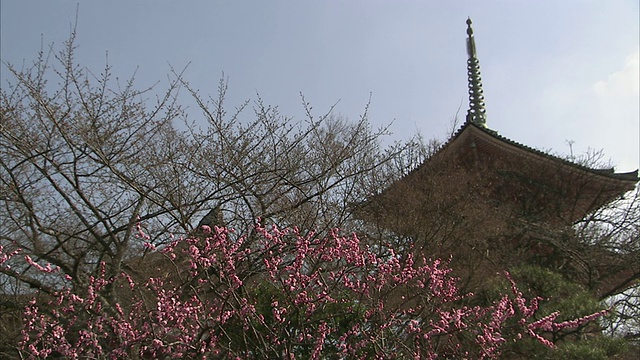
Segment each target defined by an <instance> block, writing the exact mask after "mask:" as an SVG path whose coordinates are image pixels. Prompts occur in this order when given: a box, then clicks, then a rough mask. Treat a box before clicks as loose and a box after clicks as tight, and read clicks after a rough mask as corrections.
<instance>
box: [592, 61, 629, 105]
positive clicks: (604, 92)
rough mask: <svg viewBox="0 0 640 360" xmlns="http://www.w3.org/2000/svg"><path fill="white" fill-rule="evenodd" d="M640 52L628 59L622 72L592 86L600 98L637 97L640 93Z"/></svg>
mask: <svg viewBox="0 0 640 360" xmlns="http://www.w3.org/2000/svg"><path fill="white" fill-rule="evenodd" d="M639 68H640V51H639V52H636V53H635V54H633V55H630V56H628V57H627V59H626V61H625V65H624V67H623V68H622V70H619V71H616V72H614V73H612V74H610V75H609V76H608V77H607V79H605V80H600V81H598V82H596V83H595V84H593V85H592V86H591V89H592V90H593V91H595V93H596V95H598V97H600V98H611V97H614V98H615V97H626V96H634V97H637V96H638V95H639V93H640V91H639V89H638V88H639V87H640V85H639V84H640V73H639V70H638V69H639Z"/></svg>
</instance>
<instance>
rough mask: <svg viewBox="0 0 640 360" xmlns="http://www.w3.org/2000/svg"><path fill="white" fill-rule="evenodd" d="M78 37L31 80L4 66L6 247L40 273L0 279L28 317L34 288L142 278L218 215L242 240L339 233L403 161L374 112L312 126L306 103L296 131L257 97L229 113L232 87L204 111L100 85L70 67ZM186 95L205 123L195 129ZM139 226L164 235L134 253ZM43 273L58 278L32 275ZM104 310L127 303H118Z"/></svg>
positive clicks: (50, 55) (170, 92) (10, 273)
mask: <svg viewBox="0 0 640 360" xmlns="http://www.w3.org/2000/svg"><path fill="white" fill-rule="evenodd" d="M74 37H75V34H72V36H71V37H70V39H69V40H68V41H67V42H66V43H65V45H64V48H63V49H62V50H61V51H60V52H54V51H53V49H52V48H50V49H49V50H48V51H44V50H43V51H41V52H40V54H39V57H38V58H37V59H36V60H35V61H34V63H33V64H32V65H31V66H30V67H27V68H23V69H19V68H16V67H14V66H13V65H11V64H4V66H5V67H6V73H7V74H8V75H10V76H11V77H10V78H9V79H7V82H6V83H3V84H2V89H1V91H0V116H1V122H0V208H1V210H0V216H1V217H2V219H1V222H2V227H0V241H1V244H0V245H1V246H3V247H4V250H5V251H11V250H12V249H18V248H19V249H22V250H21V251H22V254H23V255H25V256H29V257H30V259H31V260H32V262H33V263H32V264H31V265H28V266H20V265H18V264H17V263H16V264H12V265H13V266H3V267H2V268H1V269H0V272H1V273H2V275H1V278H2V281H3V283H2V289H1V291H2V293H3V294H4V295H3V296H4V297H3V300H4V301H5V302H4V303H3V306H7V305H10V306H16V307H20V301H18V300H19V298H20V296H21V295H24V294H28V293H30V292H31V290H29V289H30V288H33V289H37V290H40V291H41V292H43V293H53V292H55V291H56V290H57V289H59V288H60V287H61V286H63V285H64V286H72V287H75V288H77V289H82V288H86V285H87V282H88V281H89V279H90V277H91V276H94V275H96V274H97V273H98V272H99V271H100V268H101V265H100V264H101V263H105V264H106V271H107V273H108V275H116V274H118V273H120V271H121V270H122V269H124V268H132V267H135V268H136V269H131V270H133V271H136V270H137V271H138V272H143V269H144V262H141V259H144V256H143V255H144V253H145V247H144V243H145V242H148V243H151V244H152V245H156V246H157V245H162V244H164V243H167V242H169V241H170V237H169V234H175V235H177V236H180V235H181V234H185V233H189V232H191V231H192V230H193V228H194V226H196V224H198V221H200V219H202V217H203V216H205V214H206V213H207V212H209V211H210V210H212V209H218V210H219V213H218V215H217V217H218V219H219V220H220V221H223V222H225V223H226V224H228V225H229V226H231V227H236V228H238V229H243V230H244V229H251V228H252V227H253V224H255V221H256V220H257V219H261V221H262V222H263V223H274V224H280V225H289V224H292V223H294V224H296V225H298V226H301V227H302V228H303V229H304V228H305V227H306V229H307V230H312V229H317V230H319V231H322V230H325V229H328V228H329V227H335V226H341V225H343V224H346V222H347V221H349V211H348V206H347V205H348V204H350V203H353V202H355V201H356V200H357V199H359V198H362V197H363V196H365V194H366V193H368V192H370V191H371V187H372V186H375V184H374V183H375V182H376V176H377V175H375V174H376V172H377V171H378V170H379V169H380V168H381V166H382V165H383V164H385V163H387V162H388V161H390V160H391V159H393V158H394V157H396V156H397V155H398V154H399V153H400V152H402V151H403V150H404V149H405V148H406V147H407V146H406V145H397V146H394V147H391V148H390V149H388V150H382V149H381V145H380V138H381V136H383V135H385V134H386V129H380V130H373V129H372V128H371V126H370V124H369V122H368V120H367V111H366V108H365V112H364V114H363V115H362V116H361V117H360V119H359V120H358V121H355V122H350V121H348V120H346V119H344V118H342V117H340V116H336V115H334V114H333V109H329V111H328V112H327V113H325V114H323V115H321V116H316V115H315V114H314V113H313V111H312V107H311V106H310V105H309V104H308V103H307V102H306V101H305V100H304V97H303V98H302V100H303V108H304V109H305V111H306V117H305V118H304V119H302V120H298V121H294V119H291V118H287V117H285V116H282V115H281V114H279V112H278V109H277V107H272V106H269V105H266V104H264V102H263V101H262V100H261V99H260V97H258V98H257V100H255V101H254V102H249V101H247V102H245V103H243V104H241V105H240V106H239V107H237V108H236V109H235V110H234V111H233V112H231V113H227V110H226V109H227V107H226V104H225V96H226V91H227V81H226V79H224V78H223V79H222V80H221V81H220V83H219V87H218V94H217V97H213V98H211V97H204V96H202V95H200V94H199V93H198V92H196V91H195V90H193V89H192V88H191V87H190V86H189V84H188V82H187V81H186V80H185V79H184V77H183V74H182V73H179V72H172V76H171V77H170V78H169V83H168V87H167V88H166V89H165V90H164V92H163V93H161V94H160V95H154V94H157V90H156V89H155V88H150V89H143V90H138V89H137V88H136V86H135V84H134V80H135V79H134V77H132V78H130V79H129V80H128V81H126V82H124V83H120V82H119V81H117V78H116V80H115V81H114V79H113V78H114V77H113V75H112V74H111V69H110V67H109V66H106V67H105V68H104V69H103V70H102V71H101V72H100V73H99V74H96V73H94V72H91V71H90V70H88V69H85V68H83V67H82V66H79V65H78V64H77V63H75V61H74V51H75V44H74ZM3 80H5V79H3ZM180 89H186V90H187V92H188V93H189V94H191V95H192V96H191V97H190V98H191V99H193V100H194V101H195V103H196V104H197V108H198V109H199V110H200V112H201V115H202V117H203V118H204V121H199V122H197V123H193V122H189V121H188V117H187V114H186V112H185V111H184V109H183V107H182V106H181V105H180V104H179V103H178V93H179V90H180ZM151 99H153V100H151ZM181 101H182V100H181ZM251 111H253V113H251ZM191 115H193V114H191ZM139 223H140V224H142V226H144V227H146V228H148V230H149V231H148V232H149V233H152V234H161V235H159V236H158V237H156V238H152V239H138V238H137V237H136V226H137V224H139ZM47 263H50V264H52V265H53V266H56V267H59V268H60V269H61V272H60V275H50V276H45V275H43V274H42V273H39V272H36V271H33V267H34V266H37V264H42V265H44V264H47ZM62 275H64V276H62ZM10 293H11V294H14V296H17V298H16V297H14V298H12V299H10V298H9V297H8V296H9V294H10ZM102 296H104V300H105V301H106V303H109V302H112V301H118V299H117V296H118V295H117V292H115V291H114V289H107V291H106V292H105V293H104V294H102Z"/></svg>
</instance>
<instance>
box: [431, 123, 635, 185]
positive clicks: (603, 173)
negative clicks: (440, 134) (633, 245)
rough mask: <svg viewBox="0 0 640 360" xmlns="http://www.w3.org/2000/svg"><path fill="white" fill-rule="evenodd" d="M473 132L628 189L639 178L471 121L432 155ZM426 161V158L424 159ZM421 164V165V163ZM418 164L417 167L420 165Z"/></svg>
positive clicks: (508, 148)
mask: <svg viewBox="0 0 640 360" xmlns="http://www.w3.org/2000/svg"><path fill="white" fill-rule="evenodd" d="M471 134H474V135H476V137H477V136H480V137H481V138H483V139H484V140H486V141H488V142H490V143H491V144H492V145H493V146H494V147H495V146H498V147H500V148H502V150H503V151H508V152H513V153H518V154H520V155H525V156H529V157H530V158H533V159H537V160H543V161H550V162H553V163H556V164H559V165H564V166H563V167H564V168H567V169H573V170H575V171H579V172H586V173H590V174H593V175H596V176H599V177H602V178H608V179H612V180H619V181H622V182H626V183H628V184H629V186H630V188H629V190H631V189H633V187H635V184H636V183H637V182H638V180H640V179H639V178H638V170H634V171H630V172H623V173H617V172H615V168H613V167H611V168H590V167H588V166H585V165H581V164H577V163H574V162H572V161H569V160H567V159H564V158H561V157H558V156H555V155H551V154H549V153H546V152H544V151H541V150H538V149H535V148H533V147H530V146H527V145H524V144H522V143H519V142H517V141H514V140H511V139H509V138H507V137H505V136H502V135H500V134H499V133H498V132H497V131H495V130H492V129H489V128H487V127H486V126H481V125H477V124H475V123H473V122H469V121H467V122H465V124H463V125H462V126H461V127H460V128H459V129H458V130H457V131H456V132H455V133H454V134H453V136H452V137H451V138H450V139H449V140H448V141H447V142H446V143H445V144H444V145H443V146H442V147H441V148H440V149H439V150H438V151H437V152H436V154H434V156H433V157H437V156H439V154H440V153H443V152H446V150H447V149H448V148H450V147H451V148H453V147H457V146H458V145H457V142H458V139H461V140H463V139H465V138H467V137H468V136H469V135H471ZM426 162H428V160H427V161H426ZM421 166H422V165H421ZM421 166H419V167H421Z"/></svg>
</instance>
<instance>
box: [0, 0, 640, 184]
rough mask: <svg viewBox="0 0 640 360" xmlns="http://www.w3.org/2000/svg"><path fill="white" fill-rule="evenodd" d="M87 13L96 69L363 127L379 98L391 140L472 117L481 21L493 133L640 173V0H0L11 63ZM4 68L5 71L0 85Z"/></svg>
mask: <svg viewBox="0 0 640 360" xmlns="http://www.w3.org/2000/svg"><path fill="white" fill-rule="evenodd" d="M78 4H79V5H78ZM76 10H77V13H78V16H77V32H78V37H77V42H76V44H77V45H78V46H79V48H78V52H77V60H78V62H79V63H80V64H81V65H83V66H86V67H87V68H89V69H91V70H93V71H96V72H100V70H102V69H103V68H104V65H105V62H106V61H107V59H108V62H109V64H110V65H111V66H112V67H113V73H114V75H116V76H118V77H119V78H121V79H122V78H128V77H130V76H131V75H133V74H134V73H135V74H136V83H137V84H138V85H139V87H140V88H143V87H147V86H150V85H153V84H155V83H157V82H158V81H160V84H162V82H163V81H165V82H166V79H167V74H168V73H170V71H171V68H172V67H173V68H176V69H182V68H184V67H185V66H187V65H188V67H187V69H186V72H185V75H184V76H185V78H186V79H187V80H188V81H189V82H190V84H191V86H192V87H194V88H196V89H198V90H199V91H200V92H201V93H204V94H207V93H210V94H214V95H215V94H216V91H217V83H218V80H219V79H220V78H221V76H222V74H223V73H224V76H225V77H226V78H228V81H229V91H228V99H227V103H228V104H229V106H230V107H232V108H233V107H235V106H238V105H240V104H241V103H242V102H243V101H245V100H250V101H255V99H256V94H259V95H260V97H261V98H262V99H263V100H264V101H265V102H266V103H267V104H271V105H277V106H278V108H279V110H280V112H281V113H282V114H283V115H286V116H290V117H293V118H294V120H302V119H303V118H304V111H303V108H302V101H301V98H300V94H301V93H302V94H304V97H305V100H306V101H307V102H310V103H311V104H312V106H313V108H314V112H315V113H316V115H322V114H323V113H325V112H326V111H328V110H329V109H330V108H331V106H332V105H336V106H335V109H334V112H335V113H336V114H340V115H342V116H345V117H347V118H349V119H353V120H356V119H358V117H359V116H360V115H361V114H362V113H363V111H364V109H365V106H366V105H367V102H368V101H369V99H371V103H370V108H369V113H368V114H369V119H370V121H371V123H372V124H373V125H374V126H375V127H379V126H384V125H388V124H391V126H390V130H391V132H392V133H393V134H392V135H391V136H390V138H389V139H388V141H393V140H406V139H408V138H410V137H411V136H412V135H414V134H416V133H418V132H419V133H421V134H422V135H423V136H424V137H425V138H427V139H430V138H437V139H440V140H446V139H447V137H448V134H449V131H450V128H451V126H452V120H453V118H454V117H455V115H456V113H457V112H458V111H459V112H460V114H459V116H460V119H461V120H463V119H464V115H465V114H466V110H467V107H468V98H467V97H468V95H467V75H466V71H467V70H466V60H467V55H466V47H465V40H466V24H465V21H466V19H467V17H471V18H472V19H473V28H474V34H475V40H476V47H477V55H478V58H479V60H480V67H481V73H482V80H483V84H484V94H485V100H486V107H487V117H488V118H487V125H488V126H489V127H490V128H491V129H493V130H496V131H498V132H499V133H500V134H501V135H503V136H505V137H508V138H510V139H512V140H514V141H517V142H520V143H523V144H525V145H528V146H531V147H534V148H537V149H540V150H544V151H549V152H551V153H554V154H565V155H566V154H569V153H570V152H571V151H572V152H573V153H574V154H575V155H579V154H581V153H584V152H585V151H587V149H589V148H590V149H595V150H602V151H603V152H604V154H605V160H610V161H611V163H612V164H613V165H615V167H616V170H617V171H620V172H626V171H632V170H635V169H637V168H638V167H640V160H639V157H640V145H639V140H638V139H639V137H640V135H639V134H640V129H639V123H640V110H639V108H640V105H639V102H640V100H639V98H640V95H639V90H638V88H639V81H640V80H639V78H640V75H639V47H640V30H639V19H640V13H639V2H638V0H607V1H603V0H598V1H594V0H561V1H558V0H529V1H525V0H486V1H474V0H467V1H463V0H452V1H409V0H396V1H378V0H369V1H364V0H352V1H338V0H325V1H310V0H309V1H304V0H299V1H294V0H288V1H285V0H272V1H267V0H264V1H259V0H253V1H242V0H237V1H217V0H208V1H196V0H184V1H165V0H139V1H125V0H112V1H96V0H92V1H89V0H87V1H79V0H74V1H66V0H59V1H50V0H49V1H46V0H39V1H36V0H23V1H18V0H0V59H1V60H2V62H3V63H11V64H14V65H20V64H22V63H23V62H24V63H27V64H28V63H30V62H31V61H33V60H34V59H35V57H36V55H37V52H38V51H39V50H40V47H41V44H42V43H43V42H44V44H45V45H47V44H51V43H53V44H54V46H58V49H59V48H60V47H59V46H61V45H62V42H63V41H64V40H66V39H67V38H68V36H69V32H70V28H71V25H72V24H73V23H75V19H76ZM6 74H7V71H6V67H5V65H4V64H2V65H0V83H1V84H2V86H4V85H5V84H6V81H7V78H6V77H7V76H6ZM248 114H250V113H248ZM196 117H197V114H196ZM569 144H571V146H570V145H569Z"/></svg>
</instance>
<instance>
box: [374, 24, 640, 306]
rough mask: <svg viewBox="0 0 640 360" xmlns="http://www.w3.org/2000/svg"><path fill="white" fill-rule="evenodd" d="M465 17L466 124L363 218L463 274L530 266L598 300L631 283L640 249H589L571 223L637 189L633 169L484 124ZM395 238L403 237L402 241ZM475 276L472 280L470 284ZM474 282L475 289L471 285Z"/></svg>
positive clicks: (636, 276)
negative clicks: (621, 169) (560, 153)
mask: <svg viewBox="0 0 640 360" xmlns="http://www.w3.org/2000/svg"><path fill="white" fill-rule="evenodd" d="M471 25H472V22H471V19H468V20H467V52H468V60H467V74H468V88H469V109H468V112H467V115H466V120H465V122H464V124H463V125H462V126H461V127H460V128H459V129H458V130H457V132H455V134H454V135H453V136H452V137H451V138H450V139H449V140H448V141H447V142H446V143H444V145H442V146H441V147H440V148H439V149H438V150H437V151H435V152H434V153H433V154H432V155H431V156H429V157H428V158H427V159H426V160H425V161H424V162H423V163H422V164H420V165H419V166H417V167H416V168H415V169H413V170H411V171H410V172H409V173H408V174H407V175H406V176H404V177H402V178H401V179H399V180H398V181H396V182H394V183H393V184H391V186H389V187H388V188H386V189H385V190H384V191H382V192H381V193H380V194H377V195H376V196H374V197H373V198H372V199H370V201H368V202H367V205H365V206H364V207H363V210H364V211H363V212H362V214H363V215H362V216H363V217H365V218H367V219H368V220H369V222H371V223H374V224H375V225H376V226H377V228H378V229H384V230H385V231H391V232H393V233H394V234H395V236H397V237H398V238H399V239H400V240H399V242H400V244H399V246H406V247H407V248H411V249H412V251H415V252H418V253H421V254H422V255H424V256H427V257H440V258H447V257H448V256H451V257H452V261H453V263H452V267H453V268H454V269H455V268H456V266H455V264H454V263H456V262H458V263H463V264H464V266H462V267H461V266H458V268H464V269H466V270H465V271H466V273H462V274H459V275H460V277H461V278H462V279H470V280H469V281H470V282H473V281H476V280H477V279H482V278H488V277H490V276H492V275H495V273H496V272H499V271H501V270H507V269H509V268H512V267H514V266H518V265H521V264H522V262H523V261H525V262H527V263H535V264H538V265H541V266H544V267H547V268H551V269H553V270H554V271H558V272H561V273H562V274H564V275H565V276H566V277H567V278H568V279H570V280H571V281H574V282H577V283H579V284H581V285H583V286H585V287H586V288H588V289H590V290H592V291H593V292H594V293H595V294H596V295H597V296H598V297H606V296H609V295H611V294H615V293H618V292H619V291H621V289H623V288H626V287H628V286H631V285H633V284H637V281H638V279H639V278H640V270H638V269H637V266H636V267H635V268H634V267H633V266H631V267H630V266H629V263H630V262H635V263H637V262H638V253H637V251H636V252H634V253H626V254H620V253H613V252H610V251H607V250H605V249H602V248H600V247H590V246H588V244H585V243H584V242H583V241H582V240H580V239H578V237H577V236H576V234H575V226H576V223H578V222H580V221H582V220H583V219H585V218H587V217H589V216H590V214H594V213H595V212H597V211H598V210H599V209H601V208H602V207H603V206H606V205H607V204H609V203H611V202H613V201H614V200H617V199H620V198H621V197H623V196H624V194H625V193H627V192H629V191H631V190H634V189H635V187H636V183H637V182H638V171H637V170H636V171H633V172H628V173H617V172H615V171H614V169H613V168H607V169H600V168H591V167H588V166H584V165H581V164H577V163H573V162H571V161H568V160H565V159H562V158H559V157H557V156H554V155H550V154H548V153H545V152H542V151H539V150H536V149H533V148H531V147H529V146H526V145H523V144H521V143H518V142H516V141H513V140H511V139H508V138H506V137H504V136H501V135H500V134H499V133H498V132H497V131H495V130H492V129H490V128H489V127H488V126H487V112H486V108H485V102H484V94H483V89H482V79H481V74H480V65H479V61H478V57H477V53H476V45H475V39H474V34H473V29H472V27H471ZM402 239H405V240H404V242H403V240H402ZM473 278H475V279H476V280H473ZM471 288H473V286H472V287H471Z"/></svg>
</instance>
